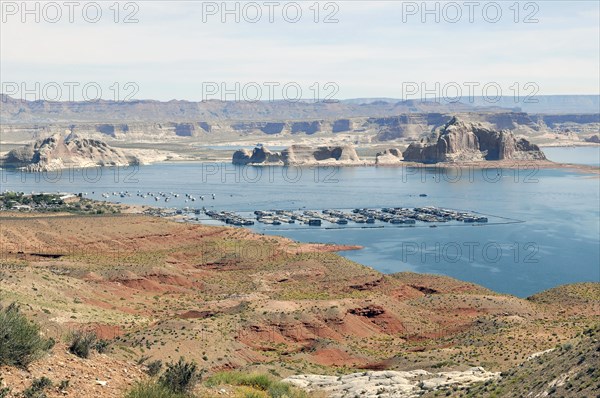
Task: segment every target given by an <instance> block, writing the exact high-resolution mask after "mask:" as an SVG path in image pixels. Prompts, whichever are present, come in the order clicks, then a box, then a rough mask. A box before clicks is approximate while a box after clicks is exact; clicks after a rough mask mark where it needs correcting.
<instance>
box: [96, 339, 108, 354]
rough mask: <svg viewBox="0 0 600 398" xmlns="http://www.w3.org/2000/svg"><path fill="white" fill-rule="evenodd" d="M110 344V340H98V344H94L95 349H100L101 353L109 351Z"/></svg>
mask: <svg viewBox="0 0 600 398" xmlns="http://www.w3.org/2000/svg"><path fill="white" fill-rule="evenodd" d="M109 345H110V341H108V340H98V341H97V342H96V344H94V350H96V351H98V352H99V353H100V354H102V353H105V352H106V351H108V346H109Z"/></svg>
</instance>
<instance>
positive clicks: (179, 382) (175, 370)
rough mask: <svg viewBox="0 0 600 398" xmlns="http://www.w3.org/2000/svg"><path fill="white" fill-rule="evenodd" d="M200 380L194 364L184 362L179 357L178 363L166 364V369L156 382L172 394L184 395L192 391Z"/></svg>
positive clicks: (199, 374)
mask: <svg viewBox="0 0 600 398" xmlns="http://www.w3.org/2000/svg"><path fill="white" fill-rule="evenodd" d="M200 378H201V373H200V372H199V371H198V366H197V365H196V363H195V362H186V361H185V360H184V359H183V357H181V358H179V361H178V362H176V363H173V362H171V363H169V364H167V369H166V370H165V372H164V373H163V374H162V376H160V378H159V380H158V381H159V383H160V384H162V385H163V386H165V387H167V388H168V389H169V390H171V391H173V392H176V393H185V392H188V391H190V390H191V389H193V388H194V386H195V385H196V384H197V383H198V381H200Z"/></svg>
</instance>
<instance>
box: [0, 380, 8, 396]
mask: <svg viewBox="0 0 600 398" xmlns="http://www.w3.org/2000/svg"><path fill="white" fill-rule="evenodd" d="M2 382H3V380H2V377H1V376H0V398H6V397H8V393H9V392H10V388H8V387H2Z"/></svg>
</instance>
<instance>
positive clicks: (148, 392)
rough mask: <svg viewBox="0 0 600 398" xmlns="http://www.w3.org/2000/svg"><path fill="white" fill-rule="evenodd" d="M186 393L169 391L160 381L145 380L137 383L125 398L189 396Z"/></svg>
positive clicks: (184, 397)
mask: <svg viewBox="0 0 600 398" xmlns="http://www.w3.org/2000/svg"><path fill="white" fill-rule="evenodd" d="M191 397H192V396H191V395H189V394H186V393H178V392H174V391H171V390H170V389H169V387H167V386H165V385H162V384H161V383H154V382H145V383H138V384H136V385H135V386H133V388H132V389H131V390H129V392H128V393H127V394H125V398H191Z"/></svg>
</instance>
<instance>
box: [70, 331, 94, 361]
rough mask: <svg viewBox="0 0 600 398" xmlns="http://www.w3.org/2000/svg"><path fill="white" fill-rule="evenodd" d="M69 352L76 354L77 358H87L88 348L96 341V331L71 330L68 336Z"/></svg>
mask: <svg viewBox="0 0 600 398" xmlns="http://www.w3.org/2000/svg"><path fill="white" fill-rule="evenodd" d="M70 340H71V342H70V343H69V352H71V354H74V355H77V356H78V357H79V358H89V356H90V350H91V349H92V347H93V346H94V343H95V342H96V333H94V332H83V331H77V332H73V333H72V334H71V336H70Z"/></svg>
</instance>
